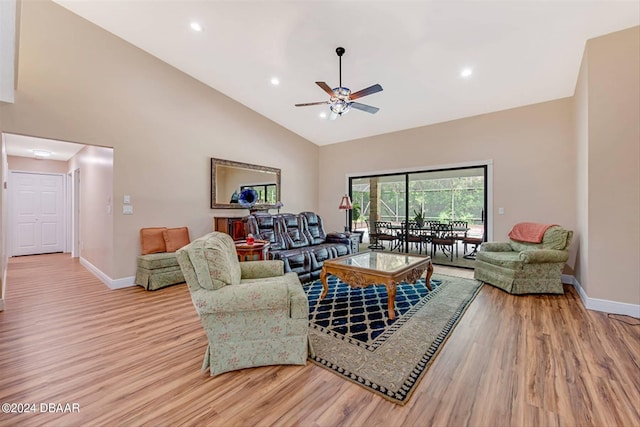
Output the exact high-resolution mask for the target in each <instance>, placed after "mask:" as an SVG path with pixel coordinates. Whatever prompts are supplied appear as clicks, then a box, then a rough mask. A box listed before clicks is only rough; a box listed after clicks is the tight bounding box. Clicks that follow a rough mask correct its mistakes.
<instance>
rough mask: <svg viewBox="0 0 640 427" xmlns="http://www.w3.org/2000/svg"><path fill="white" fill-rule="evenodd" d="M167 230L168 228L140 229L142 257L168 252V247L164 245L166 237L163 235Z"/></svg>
mask: <svg viewBox="0 0 640 427" xmlns="http://www.w3.org/2000/svg"><path fill="white" fill-rule="evenodd" d="M166 229H167V228H166V227H149V228H141V229H140V244H141V246H142V255H147V254H156V253H159V252H166V251H167V246H166V244H165V243H164V236H163V235H162V233H163V232H164V231H165V230H166Z"/></svg>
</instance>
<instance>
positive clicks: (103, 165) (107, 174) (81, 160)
mask: <svg viewBox="0 0 640 427" xmlns="http://www.w3.org/2000/svg"><path fill="white" fill-rule="evenodd" d="M76 169H79V170H80V191H79V194H80V197H79V198H80V218H79V221H80V253H81V256H82V258H83V260H86V261H88V262H89V263H91V265H93V266H94V267H96V268H97V269H99V270H100V271H101V272H103V273H104V274H106V275H107V276H109V277H111V278H114V276H113V274H114V273H113V272H114V258H113V257H105V256H104V255H103V254H108V253H114V243H115V242H114V238H113V229H114V217H115V216H117V212H116V210H115V209H114V206H113V205H114V203H113V181H114V179H113V178H114V176H113V169H114V168H113V149H111V148H106V147H93V146H86V147H84V148H83V149H82V150H80V151H79V152H78V154H76V155H75V156H74V157H73V158H72V159H71V160H70V161H69V171H74V170H76ZM120 212H122V209H120ZM118 250H121V249H118ZM115 252H117V251H115Z"/></svg>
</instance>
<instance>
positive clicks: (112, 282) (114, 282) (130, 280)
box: [80, 257, 136, 289]
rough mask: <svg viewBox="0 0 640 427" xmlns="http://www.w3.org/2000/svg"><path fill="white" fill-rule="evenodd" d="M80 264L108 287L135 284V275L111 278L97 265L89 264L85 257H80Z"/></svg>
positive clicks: (124, 286) (115, 287)
mask: <svg viewBox="0 0 640 427" xmlns="http://www.w3.org/2000/svg"><path fill="white" fill-rule="evenodd" d="M80 264H81V265H82V266H83V267H84V268H86V269H87V270H89V271H90V272H91V273H92V274H93V275H94V276H96V277H97V278H98V279H100V281H101V282H102V283H104V284H105V285H107V287H108V288H109V289H121V288H129V287H131V286H135V285H136V284H135V283H134V280H135V276H130V277H123V278H121V279H112V278H111V277H109V276H107V275H106V274H104V273H103V272H102V271H101V270H100V269H99V268H98V267H96V266H95V265H93V264H91V263H90V262H89V261H87V260H86V259H84V258H82V257H80Z"/></svg>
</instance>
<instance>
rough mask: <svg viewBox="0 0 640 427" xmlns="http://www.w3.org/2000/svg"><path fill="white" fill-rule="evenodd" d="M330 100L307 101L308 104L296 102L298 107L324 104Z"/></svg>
mask: <svg viewBox="0 0 640 427" xmlns="http://www.w3.org/2000/svg"><path fill="white" fill-rule="evenodd" d="M328 103H329V101H320V102H307V103H306V104H296V107H308V106H309V105H322V104H328Z"/></svg>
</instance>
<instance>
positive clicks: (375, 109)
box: [351, 102, 380, 114]
mask: <svg viewBox="0 0 640 427" xmlns="http://www.w3.org/2000/svg"><path fill="white" fill-rule="evenodd" d="M351 108H355V109H357V110H361V111H366V112H367V113H371V114H375V113H377V112H378V111H379V110H380V109H379V108H378V107H372V106H371V105H366V104H360V103H359V102H352V103H351Z"/></svg>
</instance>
